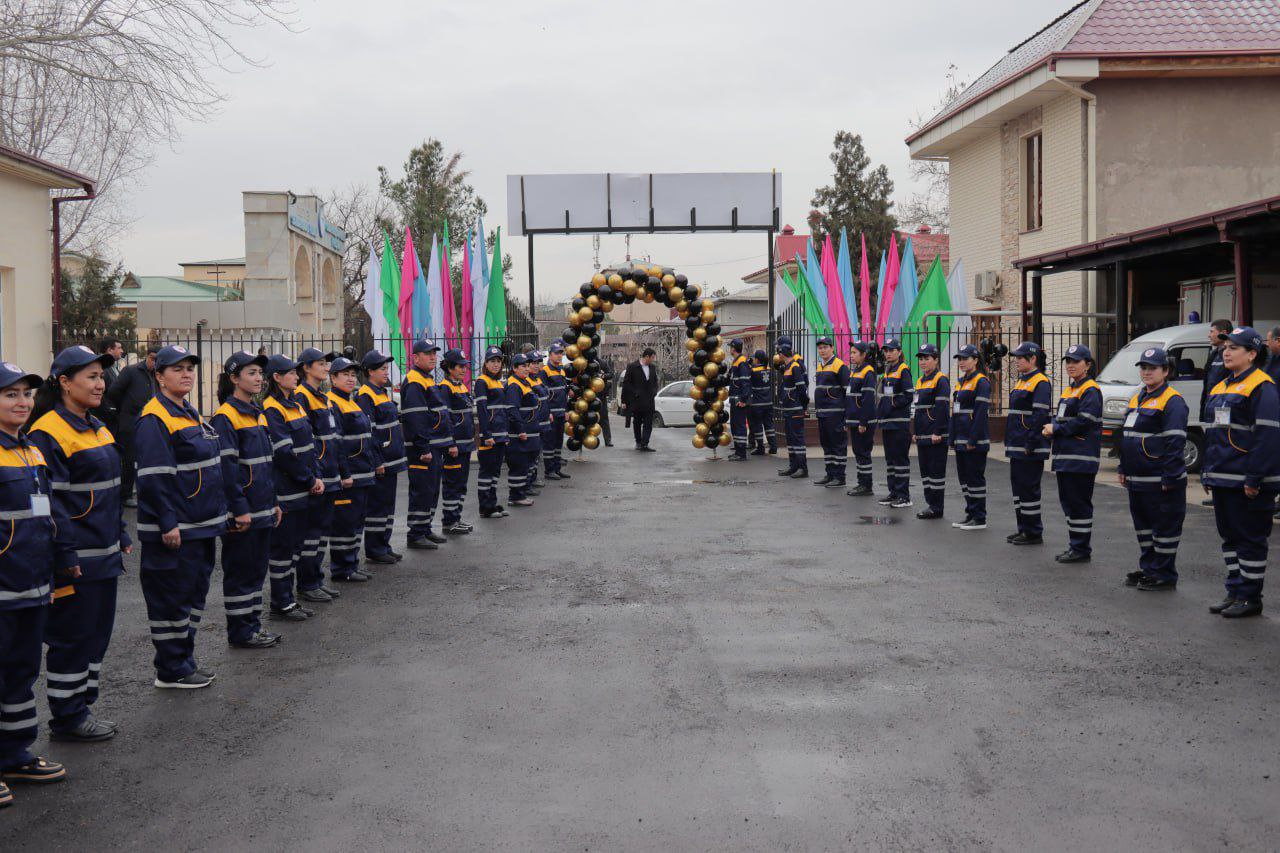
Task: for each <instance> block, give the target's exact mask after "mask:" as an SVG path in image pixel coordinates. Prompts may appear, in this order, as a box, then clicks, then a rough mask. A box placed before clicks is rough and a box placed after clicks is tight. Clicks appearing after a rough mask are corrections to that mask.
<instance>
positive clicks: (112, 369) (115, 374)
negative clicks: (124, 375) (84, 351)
mask: <svg viewBox="0 0 1280 853" xmlns="http://www.w3.org/2000/svg"><path fill="white" fill-rule="evenodd" d="M98 352H99V354H101V355H109V356H111V359H112V361H111V364H110V365H109V366H108V367H107V368H106V369H105V371H104V372H103V376H102V378H103V380H104V381H105V382H106V386H107V390H106V391H105V392H103V395H102V402H101V403H100V404H99V405H98V407H97V408H96V409H94V410H93V412H92V414H93V416H94V417H96V418H97V419H98V420H100V421H102V425H103V426H105V427H106V428H107V429H108V430H109V431H110V432H111V435H112V437H114V436H115V434H116V433H117V432H119V430H120V424H119V421H118V420H117V418H116V410H115V409H114V408H112V406H111V403H110V402H109V400H108V398H107V394H108V393H110V391H111V385H112V384H113V383H114V382H115V381H116V380H117V379H119V378H120V371H121V370H122V369H123V365H122V364H121V359H123V358H124V344H122V343H120V340H119V338H113V337H105V338H103V339H102V340H100V341H98ZM119 450H120V448H119V446H117V447H116V451H117V452H119Z"/></svg>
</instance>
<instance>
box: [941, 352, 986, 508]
mask: <svg viewBox="0 0 1280 853" xmlns="http://www.w3.org/2000/svg"><path fill="white" fill-rule="evenodd" d="M980 364H981V356H980V355H979V353H978V348H977V347H975V346H974V345H973V344H965V345H964V346H962V347H960V349H959V351H958V352H957V353H956V365H957V366H958V367H959V368H960V380H959V382H958V384H957V385H956V388H955V396H954V397H953V398H952V404H951V427H950V439H951V448H952V450H954V451H955V455H956V477H957V478H959V480H960V493H961V494H962V495H964V521H955V522H952V524H951V526H952V527H955V528H958V529H960V530H986V529H987V451H988V450H990V449H991V433H990V431H989V427H988V421H989V419H990V411H991V380H989V379H987V377H986V374H984V373H982V371H981V369H980Z"/></svg>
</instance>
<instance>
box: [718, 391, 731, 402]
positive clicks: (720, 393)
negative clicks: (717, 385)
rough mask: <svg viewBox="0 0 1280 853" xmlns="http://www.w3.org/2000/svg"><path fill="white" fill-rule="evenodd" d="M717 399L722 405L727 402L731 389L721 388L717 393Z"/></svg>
mask: <svg viewBox="0 0 1280 853" xmlns="http://www.w3.org/2000/svg"><path fill="white" fill-rule="evenodd" d="M716 399H717V400H719V401H720V402H722V403H723V402H724V401H725V400H728V399H729V389H728V388H721V389H720V390H719V391H717V392H716Z"/></svg>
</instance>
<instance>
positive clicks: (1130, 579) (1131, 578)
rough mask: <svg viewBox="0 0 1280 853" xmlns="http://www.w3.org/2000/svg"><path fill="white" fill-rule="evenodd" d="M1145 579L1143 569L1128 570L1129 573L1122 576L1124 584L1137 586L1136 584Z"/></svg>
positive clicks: (1145, 575) (1145, 574)
mask: <svg viewBox="0 0 1280 853" xmlns="http://www.w3.org/2000/svg"><path fill="white" fill-rule="evenodd" d="M1146 579H1147V573H1146V572H1144V571H1141V570H1139V571H1136V572H1129V574H1127V575H1125V576H1124V585H1125V586H1137V585H1138V584H1140V583H1142V582H1143V581H1144V580H1146Z"/></svg>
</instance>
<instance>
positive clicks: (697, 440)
mask: <svg viewBox="0 0 1280 853" xmlns="http://www.w3.org/2000/svg"><path fill="white" fill-rule="evenodd" d="M693 446H694V447H696V448H698V449H699V450H701V449H702V448H704V447H706V446H707V440H706V439H705V438H703V437H702V436H700V435H695V436H694V437H693Z"/></svg>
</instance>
